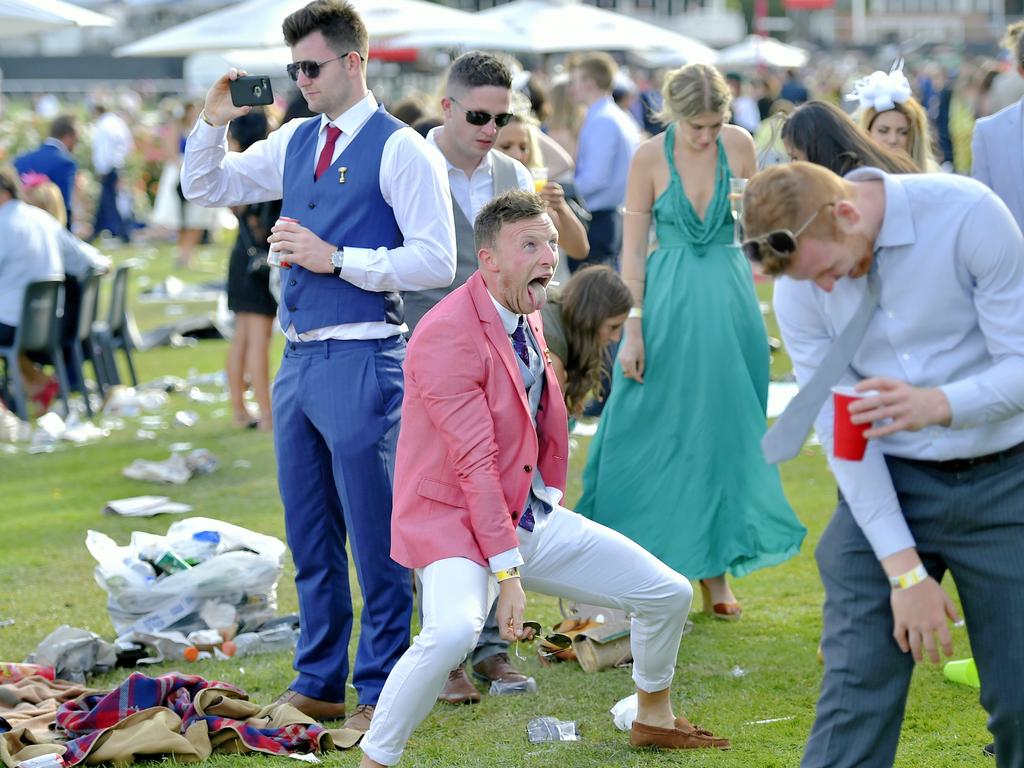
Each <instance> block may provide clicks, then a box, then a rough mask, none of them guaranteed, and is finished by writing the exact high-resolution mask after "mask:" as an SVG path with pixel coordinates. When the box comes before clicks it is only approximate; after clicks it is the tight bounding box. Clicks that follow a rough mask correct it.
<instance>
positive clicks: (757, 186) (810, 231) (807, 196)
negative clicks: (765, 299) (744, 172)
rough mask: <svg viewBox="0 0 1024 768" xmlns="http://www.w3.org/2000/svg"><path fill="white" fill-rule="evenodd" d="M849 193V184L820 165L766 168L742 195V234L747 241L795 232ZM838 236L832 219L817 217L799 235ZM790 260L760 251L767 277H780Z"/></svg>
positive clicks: (832, 237) (767, 251)
mask: <svg viewBox="0 0 1024 768" xmlns="http://www.w3.org/2000/svg"><path fill="white" fill-rule="evenodd" d="M850 192H851V185H850V183H849V182H846V181H843V179H841V178H840V177H839V176H837V175H836V174H834V173H832V171H830V170H829V169H828V168H826V167H824V166H822V165H817V164H815V163H806V162H792V163H785V164H782V165H772V166H769V167H768V168H765V169H764V170H763V171H760V172H759V173H757V174H756V175H755V176H754V177H753V178H752V179H751V180H750V181H749V182H748V183H747V188H746V191H745V192H744V193H743V232H744V233H745V235H746V237H747V239H748V240H755V239H757V238H758V237H763V236H764V235H767V234H768V233H769V232H773V231H775V230H779V229H788V230H789V231H790V232H796V231H797V229H799V227H800V226H801V225H802V224H804V222H806V221H807V220H808V219H810V218H811V216H812V215H813V214H814V213H815V212H816V211H817V210H818V209H819V208H821V207H822V206H823V205H827V204H828V203H831V202H835V201H837V200H840V199H842V198H844V197H848V196H849V194H850ZM838 232H839V230H838V227H837V225H836V221H835V219H834V218H833V217H831V216H818V217H816V218H815V219H814V220H813V221H811V223H810V225H808V227H807V229H805V230H804V231H803V235H810V236H812V237H817V238H821V239H825V240H831V239H835V238H836V235H837V234H838ZM791 256H792V254H777V253H775V252H774V251H772V250H771V249H770V248H763V249H762V251H761V269H762V270H763V271H764V272H765V274H768V275H781V274H783V273H784V272H785V271H786V269H787V268H788V267H789V265H790V263H791V262H790V257H791Z"/></svg>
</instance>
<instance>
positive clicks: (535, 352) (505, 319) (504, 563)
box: [487, 292, 562, 573]
mask: <svg viewBox="0 0 1024 768" xmlns="http://www.w3.org/2000/svg"><path fill="white" fill-rule="evenodd" d="M488 295H489V296H490V297H491V301H492V302H494V308H495V309H497V310H498V317H500V318H501V324H502V326H504V328H505V333H506V334H507V335H508V337H509V339H508V343H509V346H510V347H512V350H513V354H515V355H516V357H517V358H518V354H517V353H516V352H515V346H514V345H513V344H512V334H513V333H515V331H516V328H517V327H518V325H519V318H521V317H522V315H520V314H517V313H516V312H513V311H512V310H511V309H507V308H506V307H505V306H504V305H502V304H500V303H499V302H498V300H497V299H496V298H494V296H493V295H492V294H491V293H490V292H488ZM524 329H525V332H526V338H527V340H528V342H529V343H528V344H527V349H528V351H529V354H530V372H531V373H534V375H535V376H537V377H538V378H539V377H541V376H543V375H544V362H543V358H542V357H541V353H540V350H539V349H538V346H539V345H538V344H537V339H536V338H535V337H534V335H533V330H532V329H531V328H530V324H529V323H526V324H525V325H524ZM530 417H531V418H532V419H533V422H534V424H535V425H536V423H537V417H536V415H535V414H530ZM534 471H535V472H536V473H537V474H538V475H539V474H540V467H537V468H536V469H535V470H534ZM541 480H542V481H543V478H541ZM532 491H533V494H534V495H535V496H536V497H537V498H538V499H540V500H541V501H543V502H545V503H547V504H549V505H550V506H551V508H552V509H554V508H555V507H556V506H558V503H559V502H560V501H561V500H562V492H561V491H560V490H559V489H558V488H555V487H554V486H552V485H543V487H539V486H538V485H537V483H534V484H533V488H532ZM520 511H522V510H520ZM547 520H548V515H546V514H539V513H534V517H533V530H532V531H527V530H526V529H525V528H520V527H518V526H517V527H516V533H517V534H518V535H519V538H520V540H522V538H523V537H524V536H530V537H533V536H537V535H538V534H539V533H540V531H541V530H542V529H543V528H544V526H545V525H547ZM524 562H525V561H524V560H523V555H522V553H521V552H520V551H519V547H513V548H512V549H507V550H505V551H504V552H499V553H498V554H496V555H494V556H493V557H489V558H487V565H488V567H489V568H490V569H491V573H497V572H498V571H507V570H508V569H509V568H518V567H519V566H520V565H522V564H523V563H524Z"/></svg>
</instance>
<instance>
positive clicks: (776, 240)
mask: <svg viewBox="0 0 1024 768" xmlns="http://www.w3.org/2000/svg"><path fill="white" fill-rule="evenodd" d="M830 205H835V203H825V204H824V205H820V206H818V208H817V209H816V210H815V211H814V213H812V214H811V217H810V218H809V219H807V221H805V222H804V223H803V224H801V225H800V226H799V227H798V228H797V230H796V232H791V231H790V230H788V229H776V230H773V231H771V232H769V233H768V234H766V235H761V236H760V237H752V238H750V239H749V240H744V241H743V245H742V246H740V247H741V248H742V249H743V255H744V256H746V257H747V259H748V260H750V261H752V262H754V263H755V264H760V263H761V260H762V259H763V258H764V256H763V255H762V253H761V247H762V246H767V247H768V248H770V249H771V250H772V251H774V252H775V253H776V254H777V255H779V256H787V257H788V256H791V255H792V254H793V253H795V252H796V239H797V238H798V237H800V235H802V234H803V233H804V231H805V230H806V229H807V228H808V227H809V226H811V222H812V221H814V220H815V219H816V218H818V214H819V213H821V212H822V211H823V210H825V209H826V208H827V207H829V206H830Z"/></svg>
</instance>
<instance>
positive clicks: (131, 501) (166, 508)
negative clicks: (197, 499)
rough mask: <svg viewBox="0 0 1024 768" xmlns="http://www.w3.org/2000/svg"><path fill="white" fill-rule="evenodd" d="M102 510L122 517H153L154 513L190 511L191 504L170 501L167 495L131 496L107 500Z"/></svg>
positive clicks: (171, 513)
mask: <svg viewBox="0 0 1024 768" xmlns="http://www.w3.org/2000/svg"><path fill="white" fill-rule="evenodd" d="M103 511H104V512H106V513H107V514H111V515H121V516H122V517H153V516H154V515H180V514H182V513H184V512H191V511H192V506H191V505H189V504H182V503H180V502H177V501H171V500H170V499H169V498H168V497H167V496H132V497H130V498H127V499H112V500H111V501H108V502H107V504H106V506H104V507H103Z"/></svg>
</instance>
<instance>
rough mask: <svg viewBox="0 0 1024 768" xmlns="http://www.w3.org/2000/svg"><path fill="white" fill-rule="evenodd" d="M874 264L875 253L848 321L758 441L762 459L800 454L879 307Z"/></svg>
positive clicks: (775, 461)
mask: <svg viewBox="0 0 1024 768" xmlns="http://www.w3.org/2000/svg"><path fill="white" fill-rule="evenodd" d="M877 265H878V261H877V254H876V255H875V258H874V259H872V262H871V270H870V271H869V272H868V275H867V287H866V290H865V291H864V297H863V298H862V299H861V301H860V304H858V305H857V310H856V311H855V312H854V313H853V317H851V318H850V322H848V323H847V324H846V327H845V328H843V331H842V333H840V334H839V335H838V336H837V337H836V339H835V341H833V342H832V346H830V347H829V349H828V352H827V353H826V354H825V359H824V360H822V361H821V364H820V365H819V366H818V369H817V370H816V371H815V372H814V375H813V376H811V378H810V380H809V381H808V382H807V383H806V384H805V385H804V386H802V387H801V388H800V391H799V392H798V393H797V395H796V397H794V398H793V399H792V400H791V401H790V403H789V405H788V406H787V407H786V410H785V411H783V412H782V415H781V416H779V418H778V419H776V420H775V423H774V424H773V425H772V428H771V429H769V430H768V432H767V434H765V436H764V438H763V439H762V440H761V450H762V451H764V458H765V461H767V462H768V463H769V464H778V463H779V462H782V461H789V460H790V459H792V458H793V457H794V456H796V455H797V454H798V453H800V449H801V448H802V447H803V444H804V441H805V440H806V439H807V434H808V433H809V432H810V431H811V427H813V426H814V419H815V418H817V416H818V412H819V411H820V410H821V406H822V405H823V404H824V403H825V398H827V397H828V395H829V392H831V391H832V386H833V385H834V384H835V383H836V382H837V381H839V378H840V377H841V376H842V375H843V371H845V370H846V367H847V366H848V365H849V364H850V361H851V360H853V356H854V355H855V354H856V353H857V348H858V347H859V346H860V343H861V341H863V339H864V334H865V333H866V332H867V330H868V325H869V324H870V323H871V318H872V317H873V316H874V314H875V310H876V309H877V308H878V297H879V295H880V294H881V287H882V286H881V281H880V280H879V279H878V266H877Z"/></svg>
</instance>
